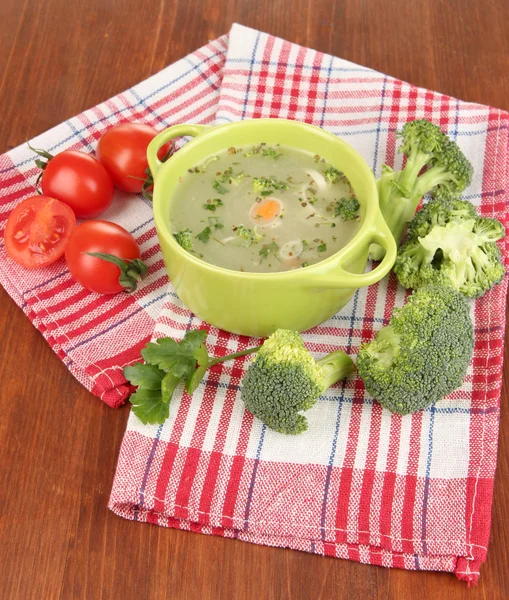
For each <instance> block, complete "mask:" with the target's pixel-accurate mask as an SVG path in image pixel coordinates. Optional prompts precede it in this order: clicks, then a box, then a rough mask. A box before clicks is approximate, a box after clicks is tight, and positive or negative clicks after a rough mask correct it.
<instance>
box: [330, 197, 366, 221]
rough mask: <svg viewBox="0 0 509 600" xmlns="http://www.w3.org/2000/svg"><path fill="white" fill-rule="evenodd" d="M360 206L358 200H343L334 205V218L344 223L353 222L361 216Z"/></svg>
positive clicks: (335, 202)
mask: <svg viewBox="0 0 509 600" xmlns="http://www.w3.org/2000/svg"><path fill="white" fill-rule="evenodd" d="M359 208H360V204H359V201H358V200H357V198H355V197H354V198H341V200H335V201H334V202H333V203H332V210H334V216H335V217H339V218H340V219H341V220H342V221H353V220H355V219H357V217H358V216H359Z"/></svg>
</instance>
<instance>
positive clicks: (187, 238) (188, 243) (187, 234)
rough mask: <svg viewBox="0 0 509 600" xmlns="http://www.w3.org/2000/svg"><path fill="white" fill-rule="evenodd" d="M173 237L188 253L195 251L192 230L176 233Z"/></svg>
mask: <svg viewBox="0 0 509 600" xmlns="http://www.w3.org/2000/svg"><path fill="white" fill-rule="evenodd" d="M173 237H174V238H175V241H176V242H177V244H178V245H179V246H180V247H181V248H184V250H187V251H188V252H192V251H193V232H192V231H191V230H190V229H182V231H178V232H177V233H174V234H173Z"/></svg>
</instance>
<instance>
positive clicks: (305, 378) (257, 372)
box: [241, 329, 354, 434]
mask: <svg viewBox="0 0 509 600" xmlns="http://www.w3.org/2000/svg"><path fill="white" fill-rule="evenodd" d="M353 370H354V364H353V361H352V359H351V358H350V357H349V356H347V355H346V354H345V353H344V352H341V351H339V350H338V351H335V352H332V353H331V354H328V355H327V356H325V357H324V358H322V359H320V360H318V361H315V360H314V358H313V357H312V356H311V354H310V353H309V352H308V351H307V350H306V348H305V347H304V343H303V341H302V338H301V337H300V335H299V334H298V333H296V332H295V331H288V330H285V329H278V330H277V331H276V332H275V333H273V334H272V335H271V336H270V337H269V338H268V339H267V340H266V341H265V343H264V344H263V346H262V348H261V349H260V350H259V352H258V353H257V355H256V357H255V358H254V360H253V361H252V362H251V364H250V365H249V368H248V371H247V373H246V375H245V377H244V380H243V385H242V391H241V394H242V395H241V397H242V400H243V402H244V404H245V405H246V408H247V410H249V412H251V413H253V415H255V417H258V418H259V419H260V420H261V421H263V422H264V423H265V424H266V425H267V426H268V427H270V428H271V429H274V430H275V431H278V432H280V433H286V434H298V433H302V432H303V431H305V430H306V429H307V426H308V423H307V419H306V418H305V417H304V416H303V415H301V414H300V411H302V410H308V409H309V408H311V407H312V406H313V405H314V404H315V402H316V400H317V399H318V397H319V396H320V395H321V394H322V393H323V392H324V391H325V390H326V389H327V388H328V387H330V386H331V385H333V384H334V383H336V382H337V381H339V380H340V379H343V378H345V377H347V376H348V375H350V374H351V373H352V372H353Z"/></svg>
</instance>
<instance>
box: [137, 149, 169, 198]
mask: <svg viewBox="0 0 509 600" xmlns="http://www.w3.org/2000/svg"><path fill="white" fill-rule="evenodd" d="M174 152H175V144H173V143H171V144H170V147H169V148H168V151H167V152H166V154H165V155H164V156H163V158H162V159H161V162H166V161H167V160H168V159H169V158H170V156H171V155H172V154H173V153H174ZM145 173H146V174H147V176H146V177H145V179H144V181H143V187H142V188H141V193H142V195H143V197H144V198H145V199H146V200H148V201H149V202H152V199H153V198H152V194H151V192H150V190H151V189H152V188H153V187H154V178H153V177H152V173H151V172H150V167H147V169H146V171H145ZM136 179H138V178H136Z"/></svg>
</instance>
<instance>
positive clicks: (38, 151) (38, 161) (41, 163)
mask: <svg viewBox="0 0 509 600" xmlns="http://www.w3.org/2000/svg"><path fill="white" fill-rule="evenodd" d="M27 146H28V147H29V148H30V150H32V152H35V153H36V154H37V155H38V156H42V158H45V159H46V160H45V161H44V160H41V159H40V158H36V159H35V164H36V165H37V167H39V169H41V173H39V175H38V176H37V179H36V180H35V187H36V191H37V193H38V194H41V192H40V190H38V189H37V186H38V185H39V182H40V181H41V177H42V175H43V173H44V169H45V168H46V167H47V166H48V163H49V161H50V160H51V159H52V158H54V156H53V154H50V153H49V152H47V151H46V150H42V149H41V148H34V147H33V146H31V145H30V142H27Z"/></svg>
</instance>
